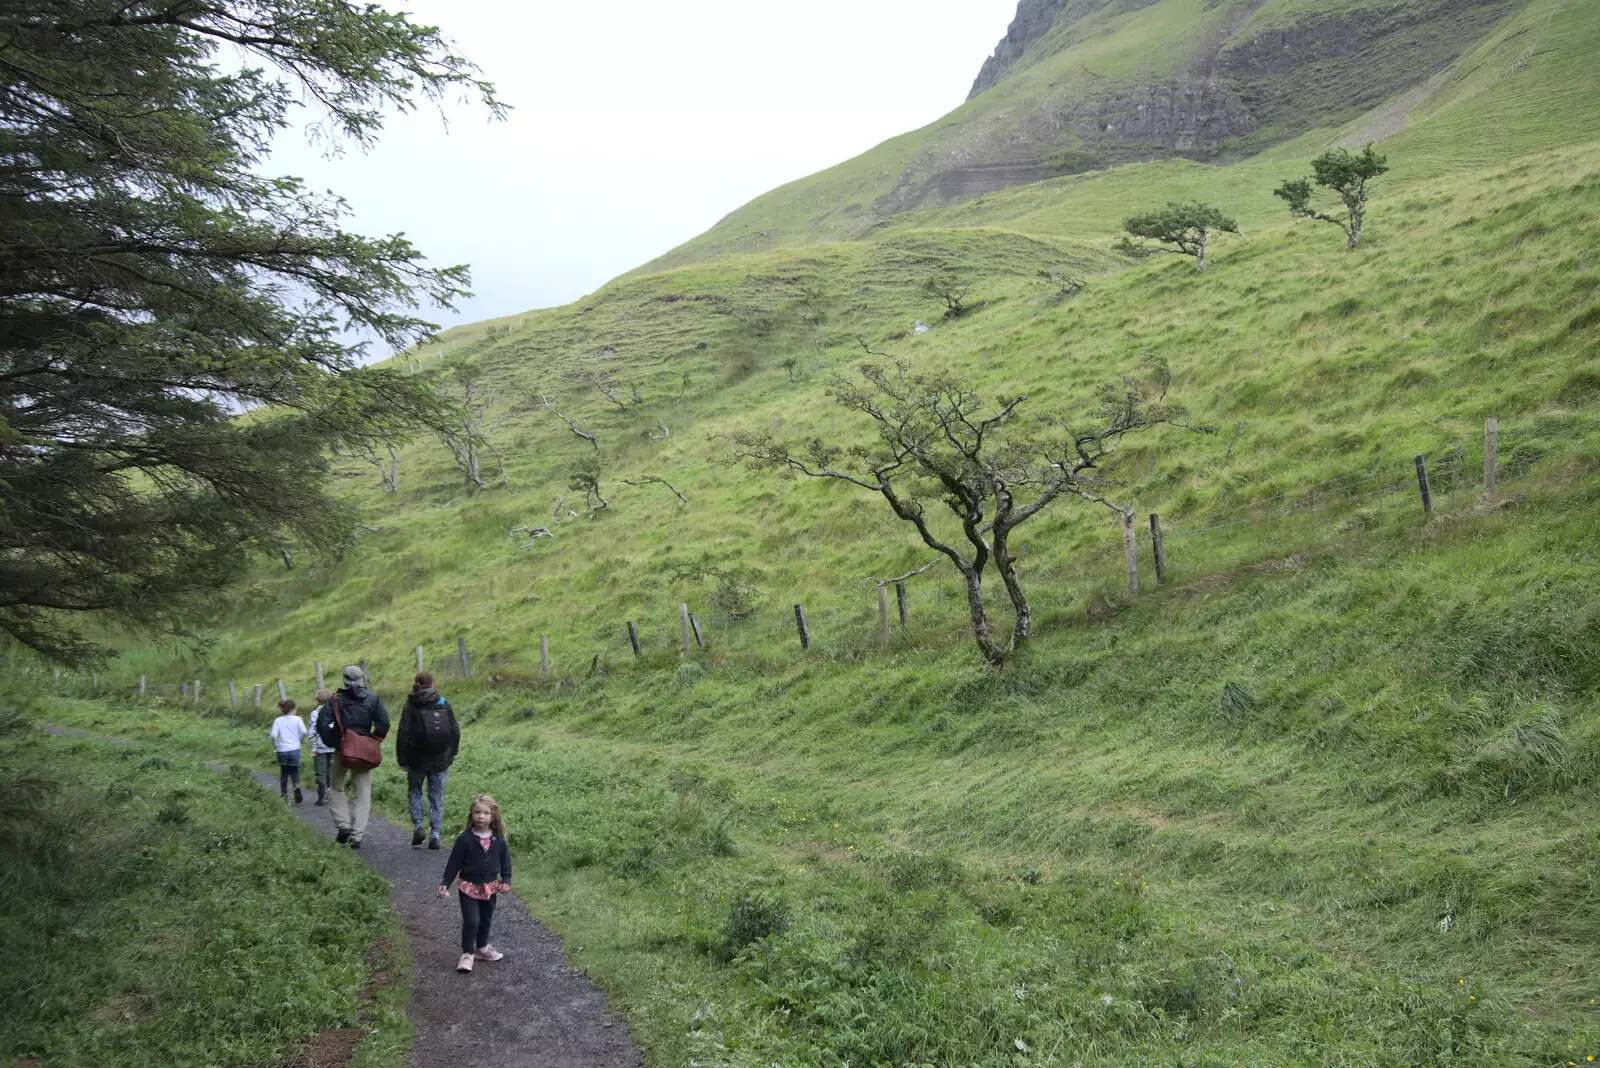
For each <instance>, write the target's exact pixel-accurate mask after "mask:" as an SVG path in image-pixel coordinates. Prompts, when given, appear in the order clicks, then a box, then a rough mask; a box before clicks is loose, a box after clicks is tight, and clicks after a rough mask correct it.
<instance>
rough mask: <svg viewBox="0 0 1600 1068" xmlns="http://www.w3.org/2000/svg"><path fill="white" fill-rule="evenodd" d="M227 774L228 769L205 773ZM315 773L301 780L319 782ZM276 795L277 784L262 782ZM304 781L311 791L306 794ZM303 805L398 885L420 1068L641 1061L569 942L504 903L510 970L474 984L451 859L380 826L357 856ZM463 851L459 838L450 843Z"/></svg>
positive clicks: (614, 1066) (504, 947) (500, 945)
mask: <svg viewBox="0 0 1600 1068" xmlns="http://www.w3.org/2000/svg"><path fill="white" fill-rule="evenodd" d="M45 730H47V731H49V732H50V733H52V734H69V735H74V736H76V737H80V738H92V739H95V740H96V741H102V742H109V743H111V744H113V745H137V744H139V743H137V742H130V741H128V740H126V739H123V738H104V737H100V736H98V735H92V734H88V733H86V732H84V731H75V730H69V729H67V728H64V727H52V726H47V727H45ZM207 764H208V766H210V767H213V768H216V769H217V770H219V771H226V770H227V765H225V764H216V763H211V762H209V761H208V762H207ZM310 772H311V767H310V766H309V765H306V766H305V767H303V768H302V769H301V775H302V776H303V777H304V779H305V781H306V782H308V781H310ZM255 778H256V780H257V781H258V782H260V783H261V785H262V786H263V787H265V788H266V789H268V790H271V791H273V792H276V791H277V789H278V777H277V776H276V775H269V774H266V773H263V772H256V773H255ZM303 786H304V782H302V787H303ZM315 796H316V789H315V787H313V788H312V789H311V791H310V793H309V795H308V796H307V798H306V800H305V803H304V804H300V805H294V804H291V805H289V806H288V807H289V808H290V809H292V810H293V811H294V813H295V814H296V815H298V816H300V817H301V818H302V819H304V820H305V821H306V822H307V823H309V824H310V825H311V826H312V827H314V828H316V829H317V830H318V831H320V832H321V833H322V834H324V835H326V836H327V837H328V839H329V840H330V841H329V845H328V848H329V849H336V848H337V849H343V850H345V851H346V852H348V853H350V859H351V861H352V862H353V861H355V860H357V859H360V860H364V861H366V862H367V863H368V864H370V865H372V867H373V868H374V869H375V870H376V871H377V872H378V874H379V875H382V876H383V877H384V878H385V879H387V880H389V884H390V886H391V887H392V888H393V889H392V891H391V900H392V903H393V908H394V911H395V915H397V916H399V917H400V922H401V923H402V924H403V925H404V926H405V929H406V935H407V937H408V938H409V939H410V942H411V970H412V988H411V1004H410V1005H409V1006H408V1007H407V1015H409V1016H410V1017H411V1023H412V1028H413V1030H412V1043H411V1064H412V1066H413V1068H477V1066H480V1065H481V1066H483V1068H491V1066H492V1068H637V1066H638V1065H639V1064H640V1063H641V1062H640V1059H639V1053H638V1051H637V1050H636V1049H635V1048H634V1046H633V1041H632V1039H631V1038H630V1037H629V1036H628V1031H627V1028H626V1027H624V1026H623V1024H622V1021H621V1020H619V1019H617V1018H616V1017H615V1016H613V1015H612V1014H611V1013H610V1012H609V1011H608V1010H607V1009H606V999H605V995H604V994H602V993H600V991H598V990H596V989H595V988H594V986H593V985H592V984H591V983H590V982H589V980H588V979H587V978H586V977H585V976H583V975H582V974H581V973H579V972H576V971H574V970H573V969H571V968H569V967H567V963H566V960H565V958H563V956H562V955H561V939H560V938H558V937H557V936H555V935H553V934H551V933H550V932H549V931H547V930H545V929H544V927H542V926H541V925H540V924H539V922H538V921H537V920H535V919H534V918H533V917H531V916H529V915H528V910H527V909H525V908H523V906H522V902H521V901H519V900H518V899H517V897H516V895H515V894H502V895H500V899H499V902H498V907H497V908H496V909H495V913H494V927H493V929H492V931H491V941H492V942H493V943H494V946H495V948H496V949H499V950H500V951H501V952H503V953H504V954H505V959H504V960H501V961H497V962H495V963H493V964H490V963H488V962H487V961H476V962H474V967H473V970H472V972H471V973H469V974H467V975H462V974H460V973H458V972H457V971H456V970H455V965H456V959H457V958H458V957H459V956H460V955H461V949H460V939H461V911H460V909H459V908H458V907H457V905H456V902H455V894H454V892H452V893H451V895H450V896H449V897H446V898H445V899H444V900H443V901H440V900H438V899H437V897H436V896H435V895H436V893H437V891H438V888H439V877H440V876H441V875H443V874H444V864H445V858H446V857H448V856H449V853H448V851H447V850H444V849H440V850H430V849H427V848H426V847H424V848H420V849H412V848H411V832H410V831H409V830H401V829H400V828H398V827H396V826H394V825H393V824H391V823H389V822H387V821H386V820H382V819H379V818H378V817H377V816H374V817H372V819H371V820H370V821H369V822H368V824H367V834H366V838H365V839H364V840H363V841H362V843H361V849H360V850H359V851H354V850H348V849H345V847H343V846H335V845H333V844H332V841H331V840H332V838H333V835H334V826H333V813H332V812H331V811H330V810H329V809H328V808H327V807H325V806H323V807H318V806H317V805H314V804H312V803H311V802H312V798H314V797H315ZM447 837H448V838H449V839H451V840H454V838H455V836H454V834H450V835H448V836H447Z"/></svg>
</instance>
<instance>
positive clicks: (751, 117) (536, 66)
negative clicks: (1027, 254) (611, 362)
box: [269, 0, 1016, 355]
mask: <svg viewBox="0 0 1600 1068" xmlns="http://www.w3.org/2000/svg"><path fill="white" fill-rule="evenodd" d="M405 9H406V10H408V11H411V12H412V13H413V16H414V18H415V20H416V21H419V22H425V23H433V24H437V25H439V26H440V27H442V28H443V30H444V31H445V33H446V34H447V35H448V36H449V37H450V38H451V39H452V40H454V41H455V43H456V44H457V45H458V46H459V48H460V49H461V51H462V52H463V53H464V54H465V55H467V56H468V57H470V58H471V59H472V60H473V61H474V62H476V63H477V64H478V65H479V66H480V67H482V68H483V71H484V74H485V75H486V76H487V77H488V78H489V80H491V81H493V82H494V83H495V84H496V86H497V88H498V90H499V93H500V95H501V97H502V98H503V99H504V100H505V101H507V102H508V103H510V104H512V105H513V106H514V108H515V110H514V111H513V112H512V113H511V117H510V118H509V119H508V120H507V121H506V122H501V123H489V122H486V117H485V113H484V111H483V109H482V108H454V109H452V112H451V121H450V125H449V130H448V131H446V130H445V129H444V128H443V127H442V125H441V123H440V121H439V117H438V114H437V112H434V111H422V112H419V113H417V114H415V115H411V116H407V117H403V118H400V119H397V120H395V121H393V122H392V123H391V124H390V126H389V127H388V129H387V130H386V131H385V133H384V135H383V140H382V143H381V144H380V145H379V147H378V148H377V149H376V150H374V151H373V152H371V153H369V154H367V155H365V156H362V155H358V154H350V155H346V156H345V157H343V158H339V159H334V160H327V159H323V158H321V157H320V156H319V154H318V151H317V150H316V149H313V148H309V147H307V146H306V144H305V139H304V138H303V137H302V136H299V135H298V133H296V134H295V135H294V136H285V137H283V138H280V141H279V145H278V147H277V150H276V152H275V154H274V158H273V161H272V164H271V166H270V168H269V169H271V170H273V171H274V172H276V173H280V174H293V175H296V176H297V177H301V178H304V179H306V181H307V182H308V183H310V185H311V186H312V187H313V188H316V189H332V190H333V191H334V192H336V193H338V194H340V195H342V196H343V197H345V198H346V199H347V200H348V201H350V203H351V206H352V207H353V208H354V210H355V220H354V224H353V227H352V228H353V229H355V230H357V231H358V232H362V233H367V234H380V233H382V234H387V233H392V232H395V231H403V232H404V233H406V235H407V236H409V237H410V238H411V239H412V241H413V242H415V243H416V244H417V246H418V247H419V248H421V249H422V250H423V251H424V252H426V253H427V255H428V256H429V258H430V259H431V260H432V261H433V262H435V263H439V264H449V263H462V262H465V263H469V264H471V265H472V273H473V289H474V291H475V293H476V296H475V297H473V299H472V300H470V301H467V302H466V303H465V304H463V305H462V308H461V314H460V315H458V316H450V315H448V314H444V313H440V314H439V315H438V316H437V317H436V319H437V321H441V322H443V323H444V324H445V325H447V326H448V325H451V324H453V323H458V322H473V321H476V320H479V319H487V318H492V317H495V316H500V315H508V314H511V313H513V312H519V311H526V310H528V309H530V308H540V307H549V306H551V305H556V304H564V303H567V302H568V301H571V300H575V299H576V298H578V297H580V296H582V295H584V294H585V293H589V292H592V291H593V290H595V289H597V288H598V287H599V286H600V285H601V284H603V283H604V282H605V281H607V280H608V279H610V278H612V277H614V276H616V275H618V274H620V273H622V272H623V271H626V270H629V269H630V268H633V267H636V266H638V265H639V264H641V263H643V262H645V261H646V260H649V259H651V258H652V257H654V256H657V255H659V254H660V253H662V252H665V251H666V250H667V249H669V248H671V247H673V246H674V245H677V244H679V243H680V242H682V241H685V240H687V239H688V238H690V237H693V236H694V235H695V234H698V233H700V232H702V231H703V230H705V229H707V228H708V227H710V226H711V225H712V224H713V223H715V222H716V221H717V220H718V219H720V218H721V217H722V216H724V215H726V214H727V213H728V212H730V211H732V210H733V209H734V208H737V207H738V206H739V205H741V204H743V203H745V202H746V201H748V200H750V199H751V198H753V197H755V196H757V195H759V194H761V193H763V192H765V191H767V190H768V189H771V188H773V187H774V186H778V185H781V184H783V183H784V182H788V181H792V180H793V179H795V178H800V177H803V176H804V175H807V174H811V173H814V172H816V171H819V170H822V169H824V168H825V167H829V166H831V165H833V164H835V163H838V162H841V161H843V160H845V159H848V158H850V157H851V156H854V155H856V154H858V153H860V152H862V151H864V150H866V149H868V148H870V147H872V146H873V145H875V144H877V143H879V142H880V141H883V140H885V139H887V138H889V137H893V136H894V135H895V134H899V133H903V132H905V131H907V130H911V129H915V128H916V127H919V126H923V125H925V124H927V123H929V122H932V121H933V120H934V119H936V118H938V117H939V116H940V115H943V114H944V113H945V112H947V111H949V110H950V109H952V108H954V107H956V106H957V105H958V104H960V103H961V102H962V101H963V100H964V99H966V95H967V90H968V89H969V88H970V87H971V85H972V79H973V78H974V77H975V76H976V75H977V73H978V67H979V66H980V65H981V64H982V62H983V60H984V58H985V57H986V56H988V55H989V53H990V52H991V51H992V50H993V49H994V46H995V43H996V42H997V41H998V40H999V39H1000V37H1001V36H1002V35H1003V34H1004V33H1005V29H1006V26H1007V24H1008V23H1009V22H1010V20H1011V17H1012V15H1013V14H1014V13H1015V9H1016V0H808V2H806V3H789V4H771V3H761V2H751V0H679V2H677V3H673V4H663V3H660V2H641V0H611V2H610V3H595V4H584V5H578V4H573V3H569V2H561V3H539V2H536V0H535V2H527V0H418V2H416V3H408V4H405ZM375 355H381V354H376V353H375Z"/></svg>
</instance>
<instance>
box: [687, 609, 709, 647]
mask: <svg viewBox="0 0 1600 1068" xmlns="http://www.w3.org/2000/svg"><path fill="white" fill-rule="evenodd" d="M689 629H690V630H692V631H694V643H695V645H697V646H699V647H700V648H701V649H704V648H705V647H706V640H705V638H704V637H703V636H702V635H701V634H700V620H698V619H696V618H695V614H694V613H693V612H690V613H689Z"/></svg>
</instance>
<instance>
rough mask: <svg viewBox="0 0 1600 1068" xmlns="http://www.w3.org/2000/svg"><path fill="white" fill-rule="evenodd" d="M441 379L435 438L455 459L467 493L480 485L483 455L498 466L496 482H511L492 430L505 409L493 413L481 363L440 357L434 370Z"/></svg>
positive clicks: (491, 399)
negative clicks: (442, 409) (441, 409)
mask: <svg viewBox="0 0 1600 1068" xmlns="http://www.w3.org/2000/svg"><path fill="white" fill-rule="evenodd" d="M435 373H436V374H437V375H439V376H440V377H441V379H442V381H441V383H440V388H439V391H438V395H439V396H440V397H441V398H442V401H443V404H444V407H445V410H446V413H447V414H446V415H445V417H444V420H443V422H442V425H441V426H440V427H439V428H438V431H437V432H438V435H439V440H440V441H442V442H443V443H444V446H445V448H447V449H449V450H450V455H451V457H453V458H454V459H455V462H456V470H457V471H459V472H460V473H461V478H462V480H463V481H464V482H465V483H466V488H467V493H468V494H472V493H476V492H477V491H478V490H481V489H484V488H485V487H484V484H483V465H484V458H485V456H491V457H493V458H494V461H495V463H496V464H497V465H498V466H499V468H500V481H499V482H498V483H497V484H498V485H500V486H509V485H510V484H511V479H510V476H509V475H507V474H506V461H505V457H504V456H502V455H501V454H500V448H499V446H497V445H495V443H494V437H493V434H494V431H495V430H497V429H499V427H500V424H501V423H503V422H504V421H505V418H506V415H507V413H506V412H500V413H498V414H495V412H494V408H495V404H496V401H497V400H498V398H497V397H496V396H495V394H494V391H493V390H491V389H490V388H489V384H488V383H487V382H486V381H485V380H484V369H483V365H482V364H481V363H478V362H476V361H473V360H468V359H466V358H465V357H462V356H456V355H451V356H447V357H445V358H444V360H443V361H442V362H441V363H440V365H439V367H438V369H437V371H436V372H435Z"/></svg>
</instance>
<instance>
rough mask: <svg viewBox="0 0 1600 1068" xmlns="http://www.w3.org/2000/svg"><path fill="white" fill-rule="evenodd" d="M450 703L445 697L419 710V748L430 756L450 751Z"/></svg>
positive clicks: (417, 743)
mask: <svg viewBox="0 0 1600 1068" xmlns="http://www.w3.org/2000/svg"><path fill="white" fill-rule="evenodd" d="M450 721H451V716H450V703H449V702H448V701H446V700H445V699H444V698H443V697H441V698H439V700H438V702H437V703H436V704H431V705H429V706H428V707H427V708H420V709H418V710H417V742H416V745H417V749H418V750H420V751H421V752H424V753H427V754H429V755H430V756H432V755H435V754H438V753H448V752H449V751H450Z"/></svg>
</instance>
